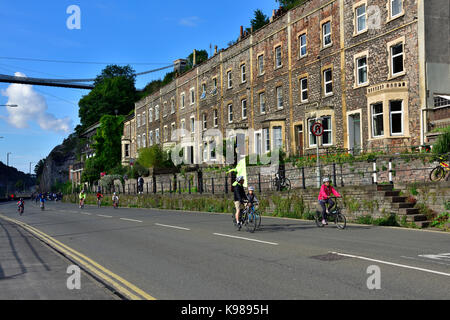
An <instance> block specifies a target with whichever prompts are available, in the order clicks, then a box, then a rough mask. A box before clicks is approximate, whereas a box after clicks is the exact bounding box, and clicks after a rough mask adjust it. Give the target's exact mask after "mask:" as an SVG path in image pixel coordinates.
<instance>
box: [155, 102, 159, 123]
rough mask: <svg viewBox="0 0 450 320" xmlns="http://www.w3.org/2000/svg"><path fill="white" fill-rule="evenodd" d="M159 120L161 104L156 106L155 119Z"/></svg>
mask: <svg viewBox="0 0 450 320" xmlns="http://www.w3.org/2000/svg"><path fill="white" fill-rule="evenodd" d="M158 120H159V105H156V106H155V121H158Z"/></svg>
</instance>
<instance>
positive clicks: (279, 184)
mask: <svg viewBox="0 0 450 320" xmlns="http://www.w3.org/2000/svg"><path fill="white" fill-rule="evenodd" d="M272 186H273V188H274V189H275V190H278V191H283V190H291V180H289V179H288V178H286V177H280V174H279V173H276V174H275V179H273V180H272Z"/></svg>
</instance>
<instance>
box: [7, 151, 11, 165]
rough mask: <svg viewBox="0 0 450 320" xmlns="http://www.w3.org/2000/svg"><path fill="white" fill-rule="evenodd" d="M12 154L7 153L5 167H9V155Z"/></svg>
mask: <svg viewBox="0 0 450 320" xmlns="http://www.w3.org/2000/svg"><path fill="white" fill-rule="evenodd" d="M10 154H12V152H8V153H7V154H6V165H7V166H8V167H9V155H10Z"/></svg>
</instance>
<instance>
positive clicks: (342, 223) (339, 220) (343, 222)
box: [334, 213, 347, 230]
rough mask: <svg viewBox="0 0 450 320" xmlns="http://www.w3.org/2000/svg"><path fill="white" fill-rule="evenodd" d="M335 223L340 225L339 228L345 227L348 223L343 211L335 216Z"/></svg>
mask: <svg viewBox="0 0 450 320" xmlns="http://www.w3.org/2000/svg"><path fill="white" fill-rule="evenodd" d="M334 223H335V224H336V226H337V227H338V229H341V230H343V229H345V226H346V225H347V219H346V218H345V216H344V215H343V214H342V213H338V214H337V215H336V217H335V220H334Z"/></svg>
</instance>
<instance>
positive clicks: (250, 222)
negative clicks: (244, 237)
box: [245, 212, 257, 233]
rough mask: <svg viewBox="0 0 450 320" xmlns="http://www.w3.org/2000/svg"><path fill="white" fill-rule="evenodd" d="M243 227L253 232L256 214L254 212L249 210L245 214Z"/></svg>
mask: <svg viewBox="0 0 450 320" xmlns="http://www.w3.org/2000/svg"><path fill="white" fill-rule="evenodd" d="M245 222H246V223H245V227H246V228H247V231H248V232H251V233H253V232H255V230H256V223H257V221H256V214H255V213H254V212H250V213H248V214H247V219H246V221H245Z"/></svg>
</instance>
